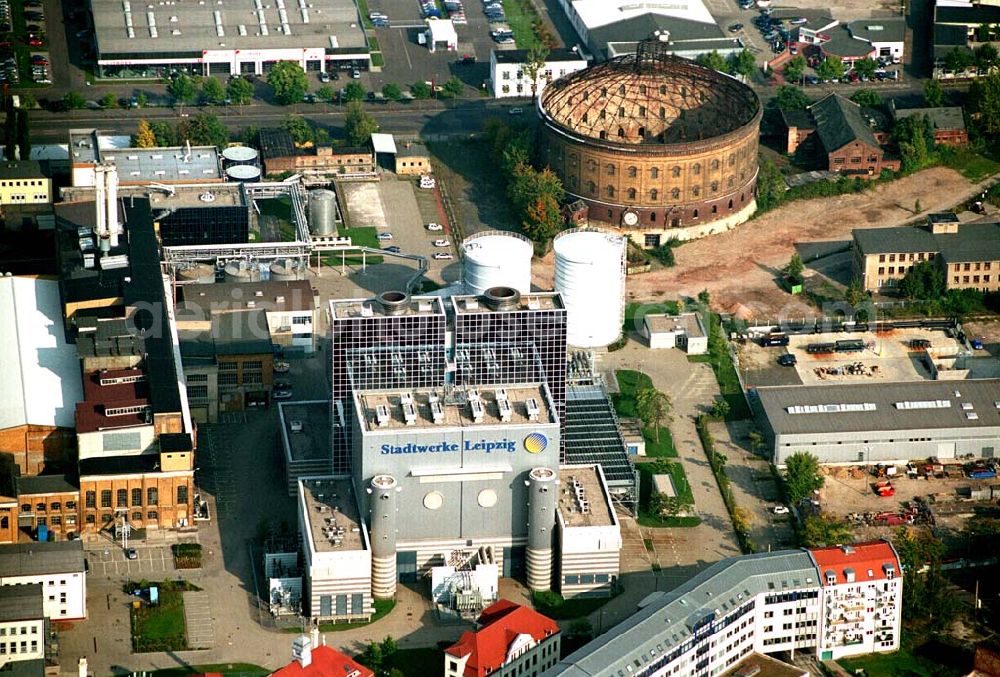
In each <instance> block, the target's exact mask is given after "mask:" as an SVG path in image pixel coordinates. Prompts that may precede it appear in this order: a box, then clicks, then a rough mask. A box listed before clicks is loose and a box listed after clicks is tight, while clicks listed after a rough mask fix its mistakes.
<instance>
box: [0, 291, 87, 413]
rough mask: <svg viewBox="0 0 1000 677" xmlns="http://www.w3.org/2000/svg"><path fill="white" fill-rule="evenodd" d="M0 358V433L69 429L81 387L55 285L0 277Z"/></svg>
mask: <svg viewBox="0 0 1000 677" xmlns="http://www.w3.org/2000/svg"><path fill="white" fill-rule="evenodd" d="M0 355H3V359H2V360H0V430H2V429H4V428H13V427H16V426H20V425H42V426H58V427H64V428H72V427H73V424H74V423H73V412H74V407H75V405H76V403H77V402H79V401H81V400H83V384H82V382H81V380H80V366H79V363H78V362H77V357H76V349H75V348H74V347H73V346H72V345H69V344H67V343H66V338H65V333H64V331H63V318H62V303H61V301H60V298H59V283H57V282H53V281H50V280H37V279H31V278H26V277H4V278H0Z"/></svg>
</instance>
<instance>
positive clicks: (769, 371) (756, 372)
mask: <svg viewBox="0 0 1000 677" xmlns="http://www.w3.org/2000/svg"><path fill="white" fill-rule="evenodd" d="M855 339H856V340H860V341H861V342H862V343H863V346H864V347H863V349H861V350H857V351H850V352H834V350H835V346H837V345H838V344H837V342H838V341H845V340H855ZM788 340H789V345H788V346H787V347H784V348H782V347H764V346H761V345H759V342H758V341H755V340H750V341H747V342H746V343H743V344H740V345H739V348H738V354H739V359H740V365H741V370H742V371H743V372H744V374H745V376H746V378H747V384H748V386H750V387H756V386H774V385H801V384H809V385H817V384H823V383H866V382H867V383H870V382H874V381H886V382H891V381H919V380H927V379H931V378H933V375H932V374H931V371H930V366H929V365H928V363H927V359H926V357H925V350H927V351H930V353H931V354H933V355H935V356H936V359H935V364H937V365H938V366H939V367H941V368H947V367H948V366H949V364H950V360H948V359H947V358H948V357H950V356H953V355H954V354H956V353H958V352H960V351H962V350H964V348H963V346H962V344H961V343H959V342H958V341H957V340H956V339H955V338H953V337H951V336H948V335H947V334H946V333H945V332H943V331H940V330H928V329H919V328H912V329H894V330H892V331H888V332H879V333H877V334H876V333H843V332H824V333H819V334H791V335H789V337H788ZM915 342H921V343H915ZM923 342H926V344H925V343H923ZM823 345H825V346H826V348H823V349H822V352H810V350H816V349H817V348H818V347H819V346H823ZM918 345H919V346H920V347H914V346H918ZM982 353H983V354H982V356H981V357H976V356H973V359H972V360H971V361H968V362H963V363H962V366H968V367H969V368H970V370H974V371H975V372H976V373H977V374H981V375H984V376H985V375H988V374H989V373H990V370H992V369H995V368H996V367H997V365H996V364H995V361H994V360H991V359H989V358H988V354H987V353H986V352H985V351H982ZM786 354H787V355H794V356H795V364H794V365H792V366H782V365H780V364H778V359H779V357H780V356H782V355H786ZM980 377H982V376H980Z"/></svg>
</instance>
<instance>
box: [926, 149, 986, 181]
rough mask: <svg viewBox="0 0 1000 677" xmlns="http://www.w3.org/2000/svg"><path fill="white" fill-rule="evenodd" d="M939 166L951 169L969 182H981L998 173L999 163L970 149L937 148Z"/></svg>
mask: <svg viewBox="0 0 1000 677" xmlns="http://www.w3.org/2000/svg"><path fill="white" fill-rule="evenodd" d="M937 153H938V155H939V156H940V158H941V164H943V165H944V166H945V167H951V168H952V169H954V170H955V171H957V172H959V173H961V174H962V176H964V177H965V178H967V179H969V180H970V181H982V180H983V179H985V178H986V177H987V176H990V175H992V174H996V173H997V172H1000V162H997V161H996V160H994V159H993V158H991V157H988V156H986V155H981V154H979V153H977V152H975V151H974V150H972V149H971V148H967V147H966V148H938V150H937Z"/></svg>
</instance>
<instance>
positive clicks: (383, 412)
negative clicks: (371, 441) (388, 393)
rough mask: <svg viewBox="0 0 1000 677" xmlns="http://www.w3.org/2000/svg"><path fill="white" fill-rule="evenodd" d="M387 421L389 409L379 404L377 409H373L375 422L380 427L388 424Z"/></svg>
mask: <svg viewBox="0 0 1000 677" xmlns="http://www.w3.org/2000/svg"><path fill="white" fill-rule="evenodd" d="M389 419H390V416H389V407H388V406H386V405H384V404H380V405H378V406H377V407H375V420H376V421H377V422H378V425H379V426H380V427H381V426H386V425H388V424H389Z"/></svg>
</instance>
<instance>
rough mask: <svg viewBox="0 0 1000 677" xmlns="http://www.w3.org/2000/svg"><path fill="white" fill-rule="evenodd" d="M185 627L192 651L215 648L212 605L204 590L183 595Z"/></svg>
mask: <svg viewBox="0 0 1000 677" xmlns="http://www.w3.org/2000/svg"><path fill="white" fill-rule="evenodd" d="M183 599H184V627H185V629H186V631H187V640H188V646H189V647H191V648H192V649H211V648H213V647H214V646H215V630H214V628H213V626H212V604H211V601H210V600H209V596H208V593H207V592H205V591H204V590H199V591H197V592H185V593H183Z"/></svg>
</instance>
